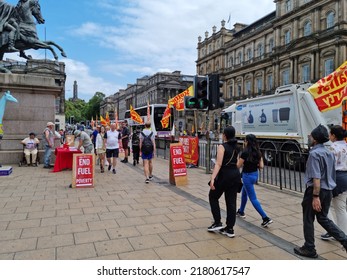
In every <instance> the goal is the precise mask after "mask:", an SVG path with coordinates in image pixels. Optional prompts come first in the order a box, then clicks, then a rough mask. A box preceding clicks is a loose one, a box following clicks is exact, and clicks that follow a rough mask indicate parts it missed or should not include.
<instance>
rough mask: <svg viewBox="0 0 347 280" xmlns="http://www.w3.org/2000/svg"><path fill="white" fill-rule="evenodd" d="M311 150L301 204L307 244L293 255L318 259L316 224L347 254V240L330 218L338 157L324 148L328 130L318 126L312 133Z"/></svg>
mask: <svg viewBox="0 0 347 280" xmlns="http://www.w3.org/2000/svg"><path fill="white" fill-rule="evenodd" d="M309 140H310V141H311V142H312V146H313V147H312V149H311V150H310V153H309V156H308V159H307V163H306V171H305V183H306V190H305V194H304V198H303V200H302V203H301V205H302V213H303V227H304V238H305V243H304V245H303V246H302V247H295V248H294V253H295V254H297V255H300V256H304V257H308V258H317V257H318V255H317V252H316V248H315V242H314V220H315V218H317V222H318V223H319V224H320V225H321V226H322V227H323V228H324V229H325V230H326V231H327V232H328V233H329V234H330V235H331V236H332V237H334V238H335V239H336V240H337V241H339V242H340V243H341V244H342V246H343V247H344V248H345V250H347V236H346V234H345V233H344V232H343V231H342V230H341V229H340V228H338V227H337V225H335V224H334V223H333V222H332V221H331V220H330V219H329V218H328V217H327V216H328V212H329V208H330V203H331V199H332V191H333V189H334V188H335V187H336V182H335V181H336V171H335V157H334V154H333V153H332V152H331V151H329V150H328V149H327V148H326V147H325V146H324V145H323V144H324V143H325V142H328V141H329V134H328V130H327V129H326V128H325V127H324V126H322V125H319V126H318V127H316V128H315V129H314V130H312V132H311V135H310V139H309Z"/></svg>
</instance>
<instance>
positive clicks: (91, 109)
mask: <svg viewBox="0 0 347 280" xmlns="http://www.w3.org/2000/svg"><path fill="white" fill-rule="evenodd" d="M104 98H105V94H103V93H102V92H96V93H95V94H94V96H93V97H92V98H91V99H90V100H89V101H88V103H86V102H85V101H84V100H76V101H71V100H65V119H66V121H67V122H69V121H70V118H71V117H73V120H74V122H75V123H77V122H82V121H83V122H85V121H86V120H91V119H92V117H93V118H95V116H99V114H100V103H101V101H102V100H103V99H104Z"/></svg>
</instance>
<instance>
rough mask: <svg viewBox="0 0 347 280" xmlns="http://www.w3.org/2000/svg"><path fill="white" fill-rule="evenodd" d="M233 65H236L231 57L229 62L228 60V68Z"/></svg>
mask: <svg viewBox="0 0 347 280" xmlns="http://www.w3.org/2000/svg"><path fill="white" fill-rule="evenodd" d="M233 63H234V60H233V58H232V56H230V57H229V60H228V67H232V66H233Z"/></svg>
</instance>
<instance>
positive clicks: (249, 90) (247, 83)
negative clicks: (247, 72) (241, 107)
mask: <svg viewBox="0 0 347 280" xmlns="http://www.w3.org/2000/svg"><path fill="white" fill-rule="evenodd" d="M246 94H247V96H248V97H250V96H251V81H246Z"/></svg>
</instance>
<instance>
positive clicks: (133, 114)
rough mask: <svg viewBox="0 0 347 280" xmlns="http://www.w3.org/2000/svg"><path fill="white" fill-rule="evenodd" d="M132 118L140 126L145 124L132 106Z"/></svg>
mask: <svg viewBox="0 0 347 280" xmlns="http://www.w3.org/2000/svg"><path fill="white" fill-rule="evenodd" d="M130 118H131V119H132V120H133V121H134V122H137V123H139V124H143V120H142V119H141V117H140V115H139V114H138V113H137V112H136V111H135V110H134V108H133V106H131V105H130Z"/></svg>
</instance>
